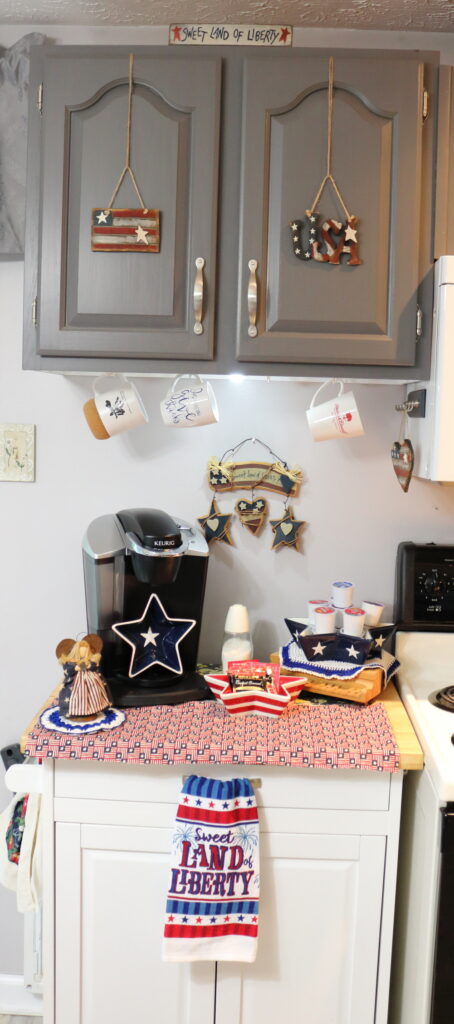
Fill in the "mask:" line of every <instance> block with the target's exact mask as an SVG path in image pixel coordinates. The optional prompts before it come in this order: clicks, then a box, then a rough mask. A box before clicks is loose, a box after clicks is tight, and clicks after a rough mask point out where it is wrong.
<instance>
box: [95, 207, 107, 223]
mask: <svg viewBox="0 0 454 1024" xmlns="http://www.w3.org/2000/svg"><path fill="white" fill-rule="evenodd" d="M108 216H109V211H108V210H100V211H99V213H97V214H96V220H97V222H98V224H107V218H108Z"/></svg>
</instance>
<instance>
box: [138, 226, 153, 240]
mask: <svg viewBox="0 0 454 1024" xmlns="http://www.w3.org/2000/svg"><path fill="white" fill-rule="evenodd" d="M136 235H137V241H138V242H145V243H146V244H147V245H149V244H150V243H149V241H148V231H144V229H143V227H141V225H140V224H138V225H137V227H136Z"/></svg>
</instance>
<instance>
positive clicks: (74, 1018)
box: [55, 824, 215, 1024]
mask: <svg viewBox="0 0 454 1024" xmlns="http://www.w3.org/2000/svg"><path fill="white" fill-rule="evenodd" d="M168 858H169V834H168V832H167V830H166V829H154V828H130V827H127V826H121V825H102V826H97V825H82V826H81V825H77V824H57V826H56V864H57V872H56V882H57V886H56V891H57V894H58V893H59V894H60V898H57V903H56V946H55V954H56V956H55V964H56V1001H55V1008H56V1015H55V1017H56V1022H58V1024H125V1022H127V1021H131V1022H142V1021H143V1022H145V1021H150V1024H151V1022H153V1024H213V1020H214V994H215V987H214V978H215V965H214V964H213V963H207V964H203V963H202V964H195V965H189V964H169V963H163V962H162V961H161V944H162V931H163V922H164V909H165V895H166V888H167V884H168V877H169V859H168Z"/></svg>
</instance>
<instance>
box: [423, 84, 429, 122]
mask: <svg viewBox="0 0 454 1024" xmlns="http://www.w3.org/2000/svg"><path fill="white" fill-rule="evenodd" d="M428 114H429V93H428V91H427V89H423V91H422V123H423V124H424V121H426V120H427V117H428Z"/></svg>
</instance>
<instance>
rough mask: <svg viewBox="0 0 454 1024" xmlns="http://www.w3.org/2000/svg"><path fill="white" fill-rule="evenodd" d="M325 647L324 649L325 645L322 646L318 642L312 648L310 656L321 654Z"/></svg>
mask: <svg viewBox="0 0 454 1024" xmlns="http://www.w3.org/2000/svg"><path fill="white" fill-rule="evenodd" d="M325 647H326V644H325V645H323V644H321V643H320V641H319V642H318V644H316V645H315V647H313V648H312V655H314V654H323V651H324V650H325Z"/></svg>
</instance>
